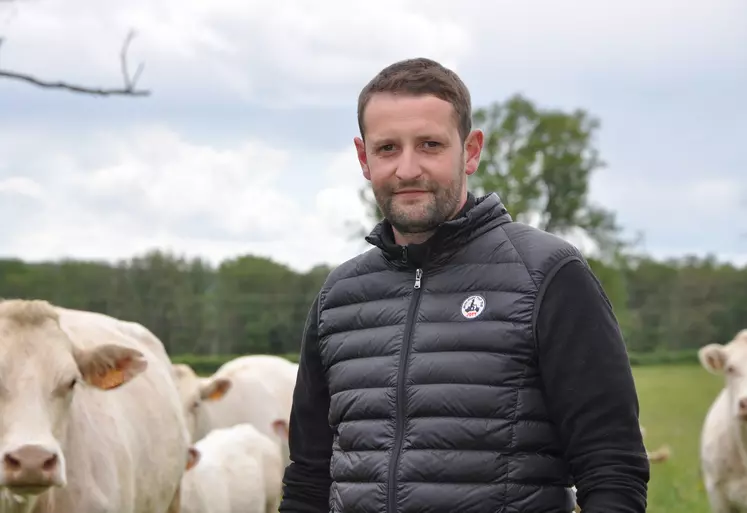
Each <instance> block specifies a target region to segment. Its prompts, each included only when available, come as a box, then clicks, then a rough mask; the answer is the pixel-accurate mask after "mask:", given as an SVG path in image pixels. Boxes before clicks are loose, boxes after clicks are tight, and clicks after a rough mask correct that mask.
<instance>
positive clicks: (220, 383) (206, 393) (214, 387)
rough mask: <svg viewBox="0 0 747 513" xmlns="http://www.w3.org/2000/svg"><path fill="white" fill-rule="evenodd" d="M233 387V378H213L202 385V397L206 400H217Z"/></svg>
mask: <svg viewBox="0 0 747 513" xmlns="http://www.w3.org/2000/svg"><path fill="white" fill-rule="evenodd" d="M230 389H231V380H230V379H228V378H212V379H208V380H205V381H204V382H203V384H202V386H201V387H200V397H201V398H202V400H204V401H217V400H218V399H222V398H223V396H225V395H226V393H227V392H228V391H229V390H230Z"/></svg>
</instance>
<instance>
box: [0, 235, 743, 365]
mask: <svg viewBox="0 0 747 513" xmlns="http://www.w3.org/2000/svg"><path fill="white" fill-rule="evenodd" d="M589 261H590V264H591V266H592V268H593V269H594V272H595V274H596V275H597V276H598V278H599V279H600V281H601V282H602V285H603V286H604V288H605V290H606V291H607V294H608V295H609V297H610V301H611V302H612V304H613V307H614V309H615V313H616V315H617V316H618V319H619V321H620V324H621V327H622V329H623V333H624V335H625V339H626V343H627V344H628V348H629V350H630V352H631V353H633V354H634V355H636V356H637V357H639V358H644V357H645V356H646V355H647V354H648V355H653V356H657V357H658V359H657V361H659V360H661V358H662V354H664V355H666V354H667V353H673V352H674V353H682V352H684V353H686V354H688V355H689V356H688V358H692V353H693V352H694V350H695V349H697V348H698V347H700V346H701V345H703V344H705V343H708V342H714V341H717V342H724V341H727V340H730V338H731V337H732V336H733V335H734V333H735V332H736V331H738V330H740V329H742V328H745V327H746V326H745V324H744V322H745V319H747V267H742V268H739V267H735V266H733V265H729V264H726V263H718V262H716V261H715V260H714V259H712V258H705V259H699V258H694V257H686V258H682V259H679V260H670V261H657V260H654V259H652V258H648V257H638V258H635V259H631V260H630V261H629V262H627V263H626V265H625V266H621V267H613V266H610V265H608V264H605V263H603V262H601V261H600V260H597V259H589ZM330 270H331V268H329V267H324V266H320V267H317V268H314V269H312V270H311V271H309V272H308V273H298V272H295V271H293V270H292V269H290V268H288V267H286V266H284V265H282V264H279V263H277V262H274V261H272V260H271V259H268V258H263V257H257V256H251V255H247V256H241V257H238V258H235V259H230V260H226V261H224V262H222V263H221V264H220V265H219V266H211V265H210V264H209V263H208V262H206V261H204V260H201V259H199V258H193V259H187V258H184V257H182V256H179V255H176V254H173V253H169V252H164V251H159V250H154V251H152V252H149V253H147V254H144V255H140V256H137V257H134V258H132V259H127V260H122V261H120V262H117V263H111V264H110V263H104V262H92V261H80V260H61V261H54V262H43V263H30V262H24V261H22V260H18V259H5V260H0V291H1V292H0V293H1V294H2V296H3V297H6V298H11V297H20V298H43V299H47V300H49V301H51V302H53V303H55V304H58V305H61V306H65V307H69V308H78V309H85V310H91V311H95V312H101V313H105V314H109V315H112V316H115V317H118V318H122V319H127V320H134V321H137V322H140V323H142V324H143V325H145V326H147V327H148V328H149V329H151V330H152V331H153V332H154V333H155V334H156V335H157V336H158V337H159V338H160V339H161V340H162V341H163V343H164V345H165V346H166V349H167V351H168V352H169V354H171V355H172V356H177V357H179V356H184V355H202V356H203V357H209V356H212V357H216V356H218V357H222V356H225V355H238V354H248V353H272V354H290V355H292V356H293V355H297V354H298V351H299V349H300V343H301V336H302V332H303V324H304V321H305V318H306V315H307V313H308V309H309V307H310V305H311V303H312V301H313V298H314V296H315V294H316V293H317V291H318V290H319V288H320V287H321V285H322V283H323V281H324V279H325V278H326V276H327V274H328V273H329V271H330ZM198 359H199V358H198ZM218 361H220V359H219V360H218Z"/></svg>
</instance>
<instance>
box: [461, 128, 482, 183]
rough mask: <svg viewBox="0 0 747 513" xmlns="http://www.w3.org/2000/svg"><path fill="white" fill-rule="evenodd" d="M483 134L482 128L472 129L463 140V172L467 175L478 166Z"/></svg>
mask: <svg viewBox="0 0 747 513" xmlns="http://www.w3.org/2000/svg"><path fill="white" fill-rule="evenodd" d="M484 140H485V135H484V134H483V132H482V130H479V129H474V130H472V131H471V132H470V133H469V135H468V136H467V139H466V140H465V141H464V172H465V173H466V174H467V176H469V175H471V174H474V173H475V172H476V171H477V168H478V167H479V166H480V155H482V147H483V143H484Z"/></svg>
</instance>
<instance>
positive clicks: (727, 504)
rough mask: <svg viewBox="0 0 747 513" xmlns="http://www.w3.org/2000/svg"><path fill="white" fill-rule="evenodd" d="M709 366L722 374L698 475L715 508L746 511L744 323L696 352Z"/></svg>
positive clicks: (746, 359)
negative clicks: (721, 340)
mask: <svg viewBox="0 0 747 513" xmlns="http://www.w3.org/2000/svg"><path fill="white" fill-rule="evenodd" d="M698 356H699V358H700V363H701V365H702V366H703V368H705V369H706V370H707V371H708V372H711V373H713V374H716V375H719V376H722V377H723V378H724V388H723V389H722V390H721V392H719V394H718V396H717V397H716V399H715V400H714V402H713V404H712V405H711V407H710V408H709V410H708V413H707V414H706V418H705V422H704V423H703V429H702V432H701V439H700V459H701V471H702V478H703V482H704V484H705V489H706V493H707V494H708V500H709V502H710V505H711V511H712V512H713V513H731V512H735V511H747V464H746V462H747V329H745V330H742V331H740V332H739V333H737V335H736V336H735V337H734V339H733V340H732V341H731V342H729V343H727V344H723V345H722V344H715V343H714V344H708V345H705V346H703V347H702V348H700V350H699V352H698Z"/></svg>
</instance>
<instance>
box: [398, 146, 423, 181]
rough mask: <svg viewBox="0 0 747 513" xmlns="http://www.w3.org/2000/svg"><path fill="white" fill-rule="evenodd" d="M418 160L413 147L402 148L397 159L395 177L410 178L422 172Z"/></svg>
mask: <svg viewBox="0 0 747 513" xmlns="http://www.w3.org/2000/svg"><path fill="white" fill-rule="evenodd" d="M422 172H423V171H422V170H421V168H420V162H419V161H418V158H417V154H416V153H415V150H414V149H413V148H405V149H404V150H402V153H401V154H400V157H399V159H398V161H397V173H396V175H397V178H399V179H400V180H412V179H415V178H417V177H418V176H420V175H421V174H422Z"/></svg>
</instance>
